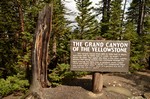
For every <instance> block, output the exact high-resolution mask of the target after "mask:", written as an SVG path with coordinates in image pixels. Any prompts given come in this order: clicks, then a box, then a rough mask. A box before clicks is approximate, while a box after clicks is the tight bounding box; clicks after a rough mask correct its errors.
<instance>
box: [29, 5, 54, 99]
mask: <svg viewBox="0 0 150 99" xmlns="http://www.w3.org/2000/svg"><path fill="white" fill-rule="evenodd" d="M51 29H52V8H51V7H50V6H49V5H46V6H45V7H44V9H43V10H42V11H41V12H40V13H39V17H38V22H37V27H36V30H35V34H34V44H33V49H32V80H31V86H30V91H31V94H30V97H31V96H32V97H34V98H35V96H34V95H36V96H38V97H40V98H39V99H43V98H42V93H41V92H42V91H41V89H42V88H45V87H47V86H48V80H47V66H48V45H49V40H50V35H51ZM33 93H35V94H33ZM28 97H29V95H28ZM29 99H30V98H29Z"/></svg>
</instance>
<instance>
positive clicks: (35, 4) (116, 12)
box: [0, 0, 150, 97]
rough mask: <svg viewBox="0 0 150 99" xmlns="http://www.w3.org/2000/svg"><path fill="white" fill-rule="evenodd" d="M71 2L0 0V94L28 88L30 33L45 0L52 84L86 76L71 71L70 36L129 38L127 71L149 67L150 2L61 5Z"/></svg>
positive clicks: (103, 0) (88, 1)
mask: <svg viewBox="0 0 150 99" xmlns="http://www.w3.org/2000/svg"><path fill="white" fill-rule="evenodd" d="M70 1H71V0H70ZM70 1H69V0H0V97H4V96H7V95H9V94H12V93H14V92H22V93H26V92H27V91H28V90H29V86H30V83H31V79H32V76H31V72H32V66H31V50H32V45H33V35H34V33H35V28H36V24H37V21H38V14H39V11H41V9H43V7H44V6H45V5H46V4H50V5H52V6H53V14H52V35H51V37H50V42H49V57H50V58H49V60H48V61H49V65H48V80H49V82H50V86H53V87H55V86H57V85H59V84H61V83H62V81H63V80H64V79H67V78H70V79H72V78H75V77H79V76H82V75H86V74H87V72H72V71H70V40H73V39H77V40H95V39H96V38H97V37H102V38H105V39H106V40H129V41H130V42H131V50H130V65H129V72H131V73H132V72H135V71H140V70H149V69H150V0H98V1H99V2H98V3H96V4H95V6H93V2H92V0H74V2H75V4H76V9H77V12H74V11H72V10H71V9H69V8H67V7H66V6H65V4H66V3H67V2H70ZM72 1H73V0H72ZM70 6H71V5H70ZM75 13H76V14H75ZM69 16H73V17H74V19H75V20H72V19H70V18H69Z"/></svg>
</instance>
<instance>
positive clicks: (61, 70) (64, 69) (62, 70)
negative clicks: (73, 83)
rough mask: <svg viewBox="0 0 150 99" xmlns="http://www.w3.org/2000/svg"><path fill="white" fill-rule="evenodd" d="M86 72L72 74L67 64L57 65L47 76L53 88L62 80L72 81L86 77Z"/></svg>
mask: <svg viewBox="0 0 150 99" xmlns="http://www.w3.org/2000/svg"><path fill="white" fill-rule="evenodd" d="M86 74H87V72H72V71H70V65H69V64H58V66H57V67H56V68H55V69H53V70H52V72H51V73H50V74H49V80H50V82H51V84H52V86H53V87H55V86H57V85H60V84H62V82H63V80H64V79H73V78H76V77H81V76H83V75H86Z"/></svg>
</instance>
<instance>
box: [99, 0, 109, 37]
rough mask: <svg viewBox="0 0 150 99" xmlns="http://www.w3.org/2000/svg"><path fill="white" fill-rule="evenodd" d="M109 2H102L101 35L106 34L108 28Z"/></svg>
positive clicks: (106, 0)
mask: <svg viewBox="0 0 150 99" xmlns="http://www.w3.org/2000/svg"><path fill="white" fill-rule="evenodd" d="M110 2H111V0H103V10H102V23H104V24H103V25H102V27H101V32H102V35H103V34H104V33H107V31H108V29H109V26H108V24H107V23H108V22H109V19H110Z"/></svg>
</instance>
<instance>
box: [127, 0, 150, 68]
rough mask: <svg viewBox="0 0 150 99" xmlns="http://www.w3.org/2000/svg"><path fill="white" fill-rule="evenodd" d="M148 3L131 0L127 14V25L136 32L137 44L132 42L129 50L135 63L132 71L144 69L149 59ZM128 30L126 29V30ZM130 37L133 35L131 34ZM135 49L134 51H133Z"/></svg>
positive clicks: (142, 0) (140, 0) (141, 0)
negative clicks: (130, 25) (131, 26)
mask: <svg viewBox="0 0 150 99" xmlns="http://www.w3.org/2000/svg"><path fill="white" fill-rule="evenodd" d="M149 8H150V6H149V1H148V0H147V1H145V0H138V1H137V0H133V1H132V2H131V6H130V7H129V10H128V13H127V24H126V25H129V24H130V23H131V22H132V23H133V24H132V25H133V27H134V30H136V35H137V36H136V39H137V42H132V43H133V47H132V50H131V53H133V54H131V57H134V56H136V58H134V59H135V60H136V62H131V63H133V65H134V66H132V67H133V68H134V69H140V68H144V67H145V66H146V64H148V58H149V52H148V50H149V47H148V44H149V43H148V42H149V41H150V39H149V38H148V37H149V29H148V28H149V21H148V20H149V17H148V16H149V10H148V9H149ZM127 29H128V28H126V30H127ZM131 35H134V34H133V33H132V34H131ZM133 49H135V50H133Z"/></svg>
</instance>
